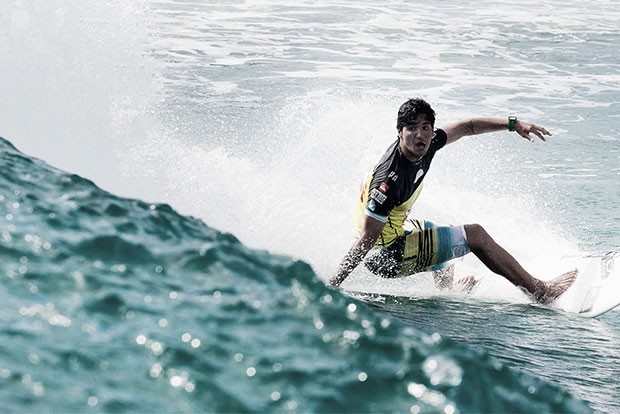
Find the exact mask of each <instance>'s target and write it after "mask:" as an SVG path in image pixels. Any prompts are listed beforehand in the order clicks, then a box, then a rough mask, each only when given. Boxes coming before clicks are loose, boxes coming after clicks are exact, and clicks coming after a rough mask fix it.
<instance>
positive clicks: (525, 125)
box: [515, 121, 552, 142]
mask: <svg viewBox="0 0 620 414" xmlns="http://www.w3.org/2000/svg"><path fill="white" fill-rule="evenodd" d="M515 131H517V134H519V135H521V136H522V137H523V138H525V139H527V140H528V141H530V142H534V138H533V137H532V136H531V135H530V134H534V135H536V136H537V137H538V138H540V139H541V140H543V141H546V139H545V137H544V136H545V135H549V136H551V135H552V134H551V132H549V131H547V129H546V128H544V127H542V126H540V125H534V124H530V123H529V122H523V121H517V122H515Z"/></svg>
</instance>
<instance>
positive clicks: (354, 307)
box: [347, 303, 357, 312]
mask: <svg viewBox="0 0 620 414" xmlns="http://www.w3.org/2000/svg"><path fill="white" fill-rule="evenodd" d="M356 310H357V306H356V305H355V303H350V304H349V306H347V311H348V312H355V311H356Z"/></svg>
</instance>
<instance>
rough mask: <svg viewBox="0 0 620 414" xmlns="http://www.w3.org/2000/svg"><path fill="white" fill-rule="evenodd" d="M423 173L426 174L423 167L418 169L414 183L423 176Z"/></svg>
mask: <svg viewBox="0 0 620 414" xmlns="http://www.w3.org/2000/svg"><path fill="white" fill-rule="evenodd" d="M423 175H424V170H422V169H420V170H418V172H417V174H416V175H415V181H414V182H413V183H414V184H415V183H417V182H418V180H419V179H420V177H422V176H423Z"/></svg>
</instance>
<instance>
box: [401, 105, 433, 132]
mask: <svg viewBox="0 0 620 414" xmlns="http://www.w3.org/2000/svg"><path fill="white" fill-rule="evenodd" d="M420 114H424V116H425V117H426V120H427V121H428V122H430V123H431V125H432V126H433V127H435V111H433V108H431V106H430V105H429V104H428V102H426V101H425V100H424V99H420V98H414V99H409V100H408V101H407V102H405V103H404V104H402V105H401V106H400V108H399V109H398V118H397V120H396V129H397V130H398V132H400V131H402V129H403V127H404V126H405V125H413V124H415V123H416V122H417V121H418V116H419V115H420Z"/></svg>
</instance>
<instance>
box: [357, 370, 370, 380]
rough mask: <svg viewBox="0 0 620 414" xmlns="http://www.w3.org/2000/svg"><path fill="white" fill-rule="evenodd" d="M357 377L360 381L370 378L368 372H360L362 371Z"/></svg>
mask: <svg viewBox="0 0 620 414" xmlns="http://www.w3.org/2000/svg"><path fill="white" fill-rule="evenodd" d="M357 379H358V380H359V381H360V382H364V381H366V380H367V379H368V374H366V373H365V372H360V373H359V374H358V376H357Z"/></svg>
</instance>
